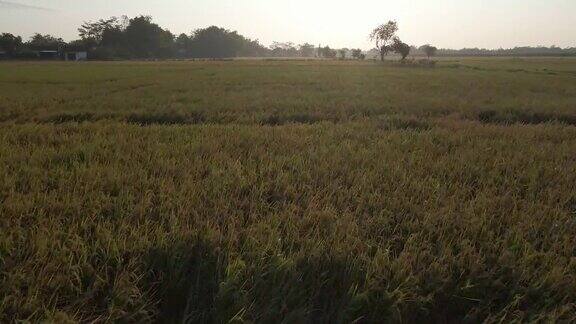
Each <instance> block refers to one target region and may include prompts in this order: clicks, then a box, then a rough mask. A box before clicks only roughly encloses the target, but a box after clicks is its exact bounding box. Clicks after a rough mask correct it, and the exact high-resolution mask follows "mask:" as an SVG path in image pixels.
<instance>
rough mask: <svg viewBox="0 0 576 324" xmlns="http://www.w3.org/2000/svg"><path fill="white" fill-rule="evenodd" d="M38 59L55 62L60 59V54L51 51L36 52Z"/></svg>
mask: <svg viewBox="0 0 576 324" xmlns="http://www.w3.org/2000/svg"><path fill="white" fill-rule="evenodd" d="M36 53H37V55H38V58H39V59H41V60H57V59H59V58H60V53H59V52H58V51H53V50H42V51H37V52H36Z"/></svg>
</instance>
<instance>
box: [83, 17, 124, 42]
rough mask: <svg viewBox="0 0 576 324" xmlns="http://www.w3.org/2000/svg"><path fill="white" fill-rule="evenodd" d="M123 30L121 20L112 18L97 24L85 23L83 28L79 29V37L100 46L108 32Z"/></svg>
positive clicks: (99, 21)
mask: <svg viewBox="0 0 576 324" xmlns="http://www.w3.org/2000/svg"><path fill="white" fill-rule="evenodd" d="M122 29H123V28H122V24H121V22H120V19H119V18H118V17H110V18H108V19H100V20H98V21H95V22H87V21H85V22H84V23H83V24H82V26H81V27H80V28H78V35H79V36H80V38H81V39H83V40H85V41H92V42H93V43H96V45H99V44H100V43H101V42H102V39H103V38H104V35H105V34H106V32H107V31H109V30H122Z"/></svg>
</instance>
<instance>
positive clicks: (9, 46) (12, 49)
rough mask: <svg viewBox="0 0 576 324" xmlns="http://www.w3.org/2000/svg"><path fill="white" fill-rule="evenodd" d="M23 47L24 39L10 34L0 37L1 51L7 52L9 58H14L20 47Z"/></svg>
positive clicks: (3, 34)
mask: <svg viewBox="0 0 576 324" xmlns="http://www.w3.org/2000/svg"><path fill="white" fill-rule="evenodd" d="M21 46H22V37H20V36H14V35H12V34H9V33H2V34H1V35H0V50H4V51H6V53H8V55H9V56H13V55H14V54H15V53H16V51H17V50H18V48H19V47H21Z"/></svg>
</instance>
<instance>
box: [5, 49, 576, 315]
mask: <svg viewBox="0 0 576 324" xmlns="http://www.w3.org/2000/svg"><path fill="white" fill-rule="evenodd" d="M518 66H520V67H518ZM518 69H522V71H518ZM544 69H546V70H544ZM574 72H575V71H574V61H573V60H572V61H571V60H560V59H558V60H552V59H550V60H542V59H538V60H523V61H520V62H519V61H517V60H503V59H498V60H464V61H461V62H452V61H442V62H439V64H438V66H437V67H436V68H433V69H425V68H404V67H397V66H382V65H378V64H375V63H372V62H365V63H350V62H268V61H241V62H201V63H199V62H173V63H168V62H161V63H88V64H80V65H67V64H39V63H10V64H1V65H0V99H1V100H0V120H2V124H0V215H1V217H0V233H1V235H0V321H2V322H11V321H15V320H26V319H28V320H31V321H41V320H48V321H55V322H64V321H68V320H69V321H81V322H87V321H97V322H117V321H119V322H142V321H161V322H179V321H180V322H181V321H186V322H191V323H195V322H280V321H284V322H330V323H333V322H343V323H344V322H353V321H357V322H382V321H392V322H399V321H402V322H461V321H469V322H478V321H487V322H500V321H503V322H510V321H519V322H520V321H521V322H526V321H566V322H570V321H574V320H576V305H575V301H576V153H575V152H576V127H574V124H576V123H575V122H574V120H575V116H576V114H575V112H574V107H575V106H576V105H575V104H576V96H575V94H576V76H575V75H574ZM552 73H553V74H552Z"/></svg>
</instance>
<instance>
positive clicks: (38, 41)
mask: <svg viewBox="0 0 576 324" xmlns="http://www.w3.org/2000/svg"><path fill="white" fill-rule="evenodd" d="M64 44H65V42H64V40H62V38H57V37H54V36H51V35H42V34H39V33H36V34H34V36H32V37H31V38H30V40H29V41H28V42H27V43H26V46H28V48H30V49H32V50H54V51H56V50H59V49H60V48H61V47H62V46H63V45H64Z"/></svg>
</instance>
